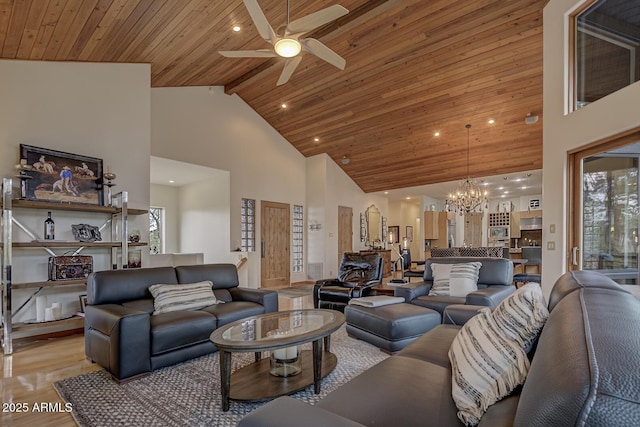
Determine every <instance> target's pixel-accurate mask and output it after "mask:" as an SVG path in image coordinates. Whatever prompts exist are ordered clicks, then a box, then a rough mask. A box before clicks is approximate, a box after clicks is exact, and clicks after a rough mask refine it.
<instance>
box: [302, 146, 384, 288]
mask: <svg viewBox="0 0 640 427" xmlns="http://www.w3.org/2000/svg"><path fill="white" fill-rule="evenodd" d="M307 182H308V184H307V189H308V191H309V192H308V194H307V200H308V202H307V203H308V205H309V209H310V214H309V220H318V221H319V222H320V223H321V224H322V230H320V232H315V231H309V230H308V228H307V236H308V239H307V240H308V242H309V248H310V249H309V254H310V256H309V257H308V259H309V262H322V263H323V264H324V276H325V277H335V275H336V274H337V272H338V206H346V207H350V208H351V209H352V210H353V222H352V224H353V230H352V232H353V250H354V251H359V250H362V249H367V248H366V247H365V246H364V242H361V241H360V213H364V212H365V211H366V209H367V208H368V207H369V206H371V205H375V206H376V207H377V208H378V209H380V214H381V215H382V216H385V217H386V216H388V206H387V205H388V201H387V198H386V197H380V196H377V195H374V194H366V193H364V192H363V191H362V189H361V188H360V187H358V186H357V185H356V183H355V182H353V180H352V179H351V178H349V176H347V174H346V173H345V172H344V171H343V170H342V169H341V168H340V167H339V166H338V165H337V164H336V163H335V162H334V161H333V160H332V159H331V158H330V157H329V156H327V155H326V154H318V155H316V156H312V157H310V158H308V159H307ZM321 251H323V255H322V256H320V253H321Z"/></svg>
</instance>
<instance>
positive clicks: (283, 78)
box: [276, 56, 302, 86]
mask: <svg viewBox="0 0 640 427" xmlns="http://www.w3.org/2000/svg"><path fill="white" fill-rule="evenodd" d="M300 61H302V56H296V57H294V58H289V59H287V62H285V63H284V69H283V70H282V73H281V74H280V78H279V79H278V83H276V86H280V85H283V84H285V83H286V82H288V81H289V79H290V78H291V75H292V74H293V72H294V71H295V70H296V68H297V67H298V64H300Z"/></svg>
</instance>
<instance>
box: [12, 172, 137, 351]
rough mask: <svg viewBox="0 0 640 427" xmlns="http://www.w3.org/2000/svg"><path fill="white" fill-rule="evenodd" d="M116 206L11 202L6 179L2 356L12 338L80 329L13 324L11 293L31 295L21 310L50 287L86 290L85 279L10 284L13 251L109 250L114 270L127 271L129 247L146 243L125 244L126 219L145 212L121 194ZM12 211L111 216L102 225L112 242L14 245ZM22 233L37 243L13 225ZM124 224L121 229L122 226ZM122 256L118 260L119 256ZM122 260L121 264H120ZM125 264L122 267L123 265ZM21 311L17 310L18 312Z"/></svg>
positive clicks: (69, 322)
mask: <svg viewBox="0 0 640 427" xmlns="http://www.w3.org/2000/svg"><path fill="white" fill-rule="evenodd" d="M114 202H117V203H115V204H116V206H97V205H85V204H73V203H58V202H46V201H34V200H22V199H13V198H12V180H11V179H8V178H5V179H3V182H2V198H1V200H0V210H1V212H2V222H1V223H0V224H1V225H2V241H1V242H0V250H1V251H2V257H1V258H0V261H1V262H0V264H1V267H2V268H1V271H2V288H1V289H0V291H1V293H2V329H3V334H2V338H3V339H2V349H3V352H4V354H11V353H12V352H13V345H12V340H13V339H14V338H22V337H27V336H34V335H42V334H48V333H52V332H59V331H65V330H70V329H78V328H82V327H83V321H84V319H83V317H78V316H74V317H71V318H68V319H62V320H56V321H51V322H39V323H19V322H16V323H14V322H13V315H14V313H13V310H12V299H13V297H12V291H13V290H19V289H22V290H29V289H33V292H32V294H31V296H30V297H29V299H28V300H27V302H26V303H25V304H23V305H22V306H21V308H22V307H24V306H25V305H26V304H28V303H29V301H31V300H32V299H33V298H34V297H35V296H36V295H37V294H38V293H39V292H40V291H42V290H43V289H46V288H52V287H65V290H69V291H70V292H72V291H82V289H84V288H85V286H86V283H87V281H86V279H84V278H83V279H77V280H60V281H52V280H45V281H33V282H23V283H13V277H14V276H15V273H14V272H12V270H11V269H12V256H13V249H20V250H29V249H32V248H34V249H35V248H40V249H45V250H46V251H47V252H49V254H54V253H53V252H52V251H51V248H61V249H67V248H69V249H71V248H73V249H75V252H76V253H78V252H80V251H81V250H83V249H85V248H107V249H110V250H111V265H112V266H113V268H123V267H124V268H126V254H127V253H128V248H129V247H135V246H146V245H147V243H145V242H136V243H131V242H129V241H128V227H127V223H128V216H129V215H132V216H135V215H144V214H146V213H148V211H147V210H142V209H128V208H127V193H126V192H121V193H118V194H117V195H115V196H114ZM14 209H34V210H44V211H56V210H57V211H74V212H83V213H86V212H88V213H97V214H105V215H110V216H111V218H110V219H108V220H107V221H106V222H105V225H104V226H109V225H108V224H109V221H110V227H111V241H100V242H78V241H56V240H32V241H21V242H16V241H14V240H13V236H12V228H13V224H14V222H15V221H16V220H15V219H14V213H13V210H14ZM116 221H119V222H120V227H119V230H118V231H116V227H114V224H115V222H116ZM15 223H16V225H18V226H19V227H20V228H21V229H22V230H23V231H25V233H27V234H28V235H31V236H32V238H34V239H36V238H37V236H36V235H35V234H34V233H32V232H31V231H29V230H28V229H26V228H25V227H24V226H21V225H20V224H19V223H18V222H15ZM123 224H124V225H123ZM119 253H120V254H121V256H119V257H118V254H119ZM123 260H124V261H123ZM123 262H124V265H123ZM18 311H20V309H18Z"/></svg>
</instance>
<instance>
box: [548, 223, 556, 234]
mask: <svg viewBox="0 0 640 427" xmlns="http://www.w3.org/2000/svg"><path fill="white" fill-rule="evenodd" d="M555 232H556V225H555V224H551V225H549V233H551V234H553V233H555Z"/></svg>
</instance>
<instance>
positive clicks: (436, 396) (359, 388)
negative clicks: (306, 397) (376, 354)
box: [272, 355, 462, 427]
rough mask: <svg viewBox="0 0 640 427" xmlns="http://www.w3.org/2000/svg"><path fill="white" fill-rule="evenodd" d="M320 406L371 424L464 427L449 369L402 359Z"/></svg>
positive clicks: (355, 381) (354, 381) (374, 370)
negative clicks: (457, 412) (452, 392)
mask: <svg viewBox="0 0 640 427" xmlns="http://www.w3.org/2000/svg"><path fill="white" fill-rule="evenodd" d="M316 406H317V407H320V408H323V409H326V410H328V411H331V412H333V413H335V414H338V415H341V416H343V417H346V418H348V419H350V420H353V421H355V422H358V423H361V424H364V425H367V426H402V427H412V426H416V427H418V426H425V425H432V426H447V427H453V426H462V423H461V422H460V420H458V418H457V417H456V406H455V404H454V403H453V400H452V399H451V370H450V369H448V368H446V367H443V366H438V365H436V364H434V363H429V362H424V361H422V360H418V359H413V358H410V357H402V356H400V355H396V356H392V357H389V358H387V359H385V360H383V361H382V362H380V363H378V364H377V365H374V366H373V367H371V368H369V369H367V370H366V371H364V372H363V373H361V374H360V375H358V376H357V377H355V378H353V379H351V380H349V382H347V383H346V384H343V385H342V386H340V387H339V388H338V389H337V390H335V391H333V392H331V393H329V394H328V395H327V396H325V397H324V398H323V399H322V400H320V402H318V403H317V404H316ZM427 420H428V421H427ZM272 425H277V424H272ZM298 425H300V426H303V425H304V420H302V419H301V420H299V423H298Z"/></svg>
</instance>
